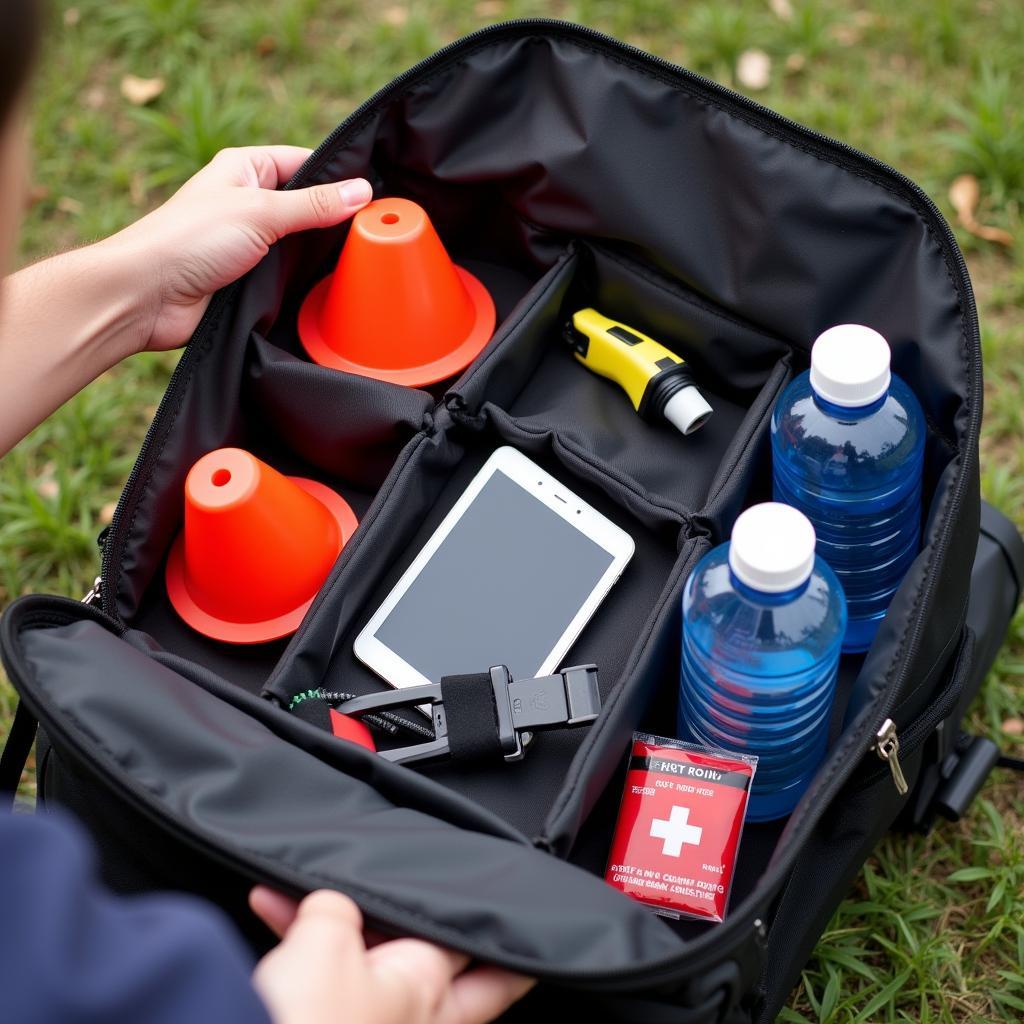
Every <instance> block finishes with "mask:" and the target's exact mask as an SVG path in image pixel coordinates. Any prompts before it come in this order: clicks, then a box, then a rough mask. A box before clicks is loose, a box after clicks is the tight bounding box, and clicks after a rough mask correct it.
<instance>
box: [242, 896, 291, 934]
mask: <svg viewBox="0 0 1024 1024" xmlns="http://www.w3.org/2000/svg"><path fill="white" fill-rule="evenodd" d="M249 908H250V909H251V910H252V912H253V913H254V914H255V915H256V916H257V917H258V918H259V919H260V920H261V921H262V922H263V923H264V924H265V925H266V926H267V927H268V928H269V929H270V930H271V931H272V932H273V933H274V934H275V935H276V936H277V937H278V938H281V936H282V935H284V933H285V932H286V931H288V929H289V927H291V923H292V921H294V920H295V915H296V914H297V913H298V910H299V901H298V900H293V899H292V898H291V897H290V896H285V895H284V893H280V892H277V891H276V890H274V889H270V888H268V887H267V886H265V885H257V886H255V887H254V888H253V889H252V891H251V892H250V893H249Z"/></svg>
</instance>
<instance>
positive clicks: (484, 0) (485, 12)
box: [473, 0, 505, 18]
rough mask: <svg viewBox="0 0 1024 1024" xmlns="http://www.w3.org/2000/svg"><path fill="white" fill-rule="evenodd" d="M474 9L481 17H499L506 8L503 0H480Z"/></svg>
mask: <svg viewBox="0 0 1024 1024" xmlns="http://www.w3.org/2000/svg"><path fill="white" fill-rule="evenodd" d="M473 10H474V11H476V13H477V17H480V18H497V17H499V16H500V15H501V13H502V12H503V11H504V10H505V4H504V3H503V2H502V0H479V3H477V4H476V5H475V6H474V7H473Z"/></svg>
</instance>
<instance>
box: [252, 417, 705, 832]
mask: <svg viewBox="0 0 1024 1024" xmlns="http://www.w3.org/2000/svg"><path fill="white" fill-rule="evenodd" d="M502 443H511V444H513V445H514V446H515V447H517V448H519V449H520V450H522V451H524V452H525V453H526V454H528V455H529V456H530V457H531V458H532V459H534V460H535V461H537V462H538V463H539V464H540V465H541V466H542V467H544V468H545V469H547V470H548V471H549V472H551V473H552V474H553V475H554V476H555V477H556V478H558V479H559V480H561V481H562V482H563V483H565V485H566V486H567V487H569V488H570V489H572V490H573V491H575V492H576V493H578V494H579V495H580V497H582V498H583V499H584V500H585V501H587V502H588V503H590V504H591V505H593V506H594V507H595V508H597V509H598V511H600V512H602V513H603V514H605V515H607V516H608V517H609V518H611V519H612V520H613V521H614V522H616V523H617V524H618V525H620V526H621V527H623V528H624V529H625V530H626V531H627V532H628V533H630V534H631V535H632V536H633V538H634V540H635V543H636V552H635V554H634V556H633V559H632V561H631V562H630V564H629V565H628V566H627V568H626V570H625V573H624V574H623V576H622V578H621V579H620V580H619V582H618V583H617V584H616V585H615V586H614V587H613V588H612V590H611V592H610V594H609V595H608V597H607V598H606V599H605V601H604V603H603V604H602V605H601V607H600V608H599V609H598V610H597V612H596V613H595V615H594V617H593V618H592V619H591V621H590V623H589V625H588V626H587V627H586V628H585V629H584V631H583V633H582V634H581V636H580V637H579V639H578V640H577V642H576V643H575V644H574V645H573V647H572V648H571V649H570V651H569V652H568V653H567V654H566V656H565V658H563V664H566V665H569V664H575V663H586V662H595V663H596V664H597V665H598V667H599V671H600V686H601V691H602V696H603V697H604V698H605V699H607V697H608V695H609V694H610V693H611V692H612V690H613V689H614V688H615V687H616V686H617V685H618V684H619V683H620V682H621V681H622V677H623V668H624V666H625V665H626V663H627V661H628V659H629V655H630V651H631V649H632V648H633V646H634V644H635V643H636V638H637V637H638V636H641V635H647V631H648V629H649V619H650V617H651V615H652V611H653V610H654V609H655V608H656V607H657V606H658V605H659V595H660V594H661V593H662V591H663V590H664V588H665V586H666V584H667V582H668V581H669V580H670V579H671V578H672V576H673V575H674V573H675V569H676V563H677V561H678V552H679V545H680V544H681V543H682V541H683V538H684V536H685V530H686V528H687V524H686V520H685V517H684V516H682V515H680V514H679V513H677V512H675V511H674V510H672V509H669V508H664V507H660V506H657V505H654V504H653V503H650V502H648V501H646V499H644V498H643V497H642V496H640V495H638V494H636V493H634V492H631V491H628V490H626V489H625V488H623V487H621V486H620V485H619V484H618V483H617V482H616V481H615V480H614V479H612V478H610V477H606V476H604V475H603V474H602V473H601V472H600V471H599V470H597V469H595V468H593V467H592V466H590V465H588V464H587V463H584V462H582V461H581V460H579V459H578V458H576V457H575V456H574V455H573V453H572V452H571V451H567V450H565V449H563V448H562V447H561V446H560V445H559V444H558V442H557V439H555V438H551V437H545V436H543V435H537V434H534V433H528V432H525V431H523V430H521V429H519V427H518V425H517V424H516V422H515V421H514V420H512V419H510V418H508V417H505V416H500V415H499V414H497V413H496V414H495V416H494V418H490V417H488V418H485V419H482V420H479V421H476V422H473V423H471V424H464V425H460V424H457V423H451V424H450V425H449V427H448V429H447V430H446V431H445V433H444V436H443V437H435V438H430V439H427V438H425V439H424V440H423V441H422V442H420V443H419V444H418V445H417V450H416V452H415V455H414V457H413V458H411V459H410V462H409V464H408V466H407V467H406V470H405V472H404V473H403V474H402V477H401V479H400V480H399V481H398V482H397V484H396V489H397V490H400V493H401V497H399V495H398V494H393V495H392V497H391V498H390V500H389V502H388V503H387V506H386V507H384V508H382V515H384V516H387V521H385V520H383V519H381V520H379V521H378V522H377V523H376V524H375V525H374V528H373V530H372V531H371V532H368V533H367V535H366V536H365V537H364V539H363V542H362V543H361V545H360V550H359V551H358V552H357V553H356V554H355V555H354V556H353V558H352V560H351V561H350V562H349V563H348V565H347V567H346V572H345V573H344V574H343V578H339V580H338V581H337V597H338V599H337V600H336V601H335V600H334V599H333V598H329V599H327V600H325V601H324V603H323V604H322V605H321V607H320V608H319V609H318V611H317V613H316V615H315V616H314V617H313V620H312V621H311V622H310V628H309V631H308V633H307V634H306V635H304V636H303V637H302V639H301V640H300V641H299V642H298V643H297V644H296V646H295V650H294V651H293V652H290V656H289V662H290V664H288V665H287V666H285V665H283V666H282V668H281V669H280V670H279V671H278V672H277V673H275V676H274V679H273V680H272V681H271V684H270V689H271V690H272V692H274V693H275V694H276V696H277V697H278V698H279V699H282V700H284V701H286V700H287V699H288V697H289V696H291V694H293V693H294V692H298V691H299V690H300V689H302V688H304V687H303V685H302V682H300V680H301V681H303V682H304V681H305V679H306V677H305V675H304V674H303V673H301V672H298V673H297V672H296V671H294V669H293V664H294V662H295V661H297V660H300V659H302V658H303V657H304V652H306V651H308V652H309V656H310V657H311V658H313V659H317V660H320V659H322V657H323V653H322V652H323V651H324V650H333V655H332V656H331V658H330V661H329V663H328V664H326V665H325V667H324V670H323V673H322V675H321V676H320V677H319V678H317V679H316V680H315V682H314V683H313V685H322V686H324V687H325V688H327V689H332V690H338V689H340V690H345V691H350V692H355V693H371V692H376V691H380V690H383V689H386V684H385V683H383V681H382V680H380V679H379V678H378V677H377V676H376V675H374V673H372V672H371V671H370V670H369V669H367V668H366V667H365V666H363V665H362V664H361V663H360V662H359V661H358V660H357V659H356V658H355V656H354V655H353V653H352V643H353V641H354V639H355V637H356V636H357V635H358V633H359V631H360V630H361V629H362V627H363V626H364V625H365V623H366V621H367V620H368V619H369V617H370V616H371V615H372V613H373V612H374V611H375V610H376V608H377V607H378V606H379V605H380V603H381V602H382V601H383V600H384V598H385V597H386V596H387V594H388V593H389V592H390V590H391V588H392V587H393V585H394V583H395V582H396V581H397V579H398V577H399V576H400V575H401V573H402V572H404V570H405V568H406V567H407V566H408V564H409V563H410V562H411V561H412V559H413V558H414V557H415V555H416V553H417V552H418V551H419V549H420V548H421V547H422V545H423V543H424V542H425V541H426V540H427V538H428V537H429V536H430V534H431V533H432V532H433V531H434V529H435V528H436V526H437V524H438V523H439V522H440V520H441V519H442V518H443V517H444V515H445V514H446V513H447V512H448V510H449V509H450V508H451V506H452V505H453V504H454V503H455V501H456V500H457V499H458V497H459V496H460V495H461V494H462V492H463V491H464V490H465V488H466V486H467V484H468V483H469V481H470V480H472V478H473V476H474V475H475V474H476V472H477V471H478V470H479V469H480V467H481V466H482V465H483V463H484V462H485V461H486V459H487V457H488V456H489V455H490V454H491V452H492V451H493V450H494V449H495V448H496V447H498V446H500V445H501V444H502ZM329 631H333V632H335V633H336V634H337V639H336V640H335V642H334V643H333V644H332V645H330V646H329V647H328V646H326V644H325V640H326V634H327V633H328V632H329ZM480 668H481V670H485V669H486V668H487V666H480ZM588 731H589V730H588V728H581V729H565V730H556V731H554V732H547V733H543V734H541V735H539V736H538V737H537V738H536V739H535V741H534V743H533V744H532V745H531V748H530V751H529V753H528V754H527V756H526V758H525V759H524V760H523V761H522V762H519V763H516V764H498V765H496V766H491V765H488V766H482V765H468V766H467V765H458V764H455V763H451V762H442V763H439V764H434V765H423V766H417V767H416V770H418V771H421V772H423V773H424V774H425V775H427V776H429V777H430V778H432V779H434V780H435V781H437V782H440V783H441V784H443V785H445V786H448V787H450V788H452V789H454V790H455V791H457V792H459V793H462V794H464V795H466V796H469V797H470V798H471V799H473V800H475V801H477V802H479V803H480V804H482V805H483V806H484V807H487V808H488V809H490V810H492V811H494V812H495V813H497V814H499V816H501V817H503V818H504V819H505V820H507V821H509V822H511V823H512V824H513V825H515V826H516V827H517V828H518V829H520V830H521V831H523V832H525V833H526V834H531V835H533V834H537V833H539V831H540V830H541V826H542V824H543V821H544V818H545V816H546V814H547V812H548V810H549V809H550V807H551V806H552V804H553V803H554V802H555V801H556V799H557V798H558V796H559V793H560V791H561V788H562V784H563V780H564V774H565V771H566V768H567V766H568V765H569V763H570V762H571V760H572V758H573V755H574V753H575V751H576V750H577V749H578V747H579V746H580V744H581V743H582V742H583V741H584V740H585V739H586V736H587V733H588Z"/></svg>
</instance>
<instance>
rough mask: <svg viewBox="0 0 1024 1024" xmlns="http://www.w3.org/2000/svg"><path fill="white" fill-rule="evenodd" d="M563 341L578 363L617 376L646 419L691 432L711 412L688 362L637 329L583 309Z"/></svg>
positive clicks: (701, 424)
mask: <svg viewBox="0 0 1024 1024" xmlns="http://www.w3.org/2000/svg"><path fill="white" fill-rule="evenodd" d="M565 340H566V341H567V342H568V343H569V344H570V345H571V346H572V350H573V353H574V355H575V356H576V359H577V360H578V361H579V362H581V363H582V364H583V365H584V366H586V367H587V368H588V369H590V370H593V371H594V373H597V374H600V375H601V376H602V377H607V378H608V379H609V380H613V381H615V383H616V384H618V385H619V386H620V387H621V388H622V389H623V391H625V392H626V394H627V395H628V396H629V400H630V401H631V402H632V403H633V408H634V409H636V411H637V412H638V413H639V414H640V416H642V417H643V418H644V419H645V420H649V421H651V422H658V421H659V420H665V421H667V422H668V423H671V424H672V425H673V426H675V427H676V428H677V429H678V430H680V431H682V433H684V434H692V433H693V432H694V431H695V430H699V429H700V428H701V427H702V426H703V425H704V424H705V423H706V422H707V419H708V417H709V416H710V415H711V413H712V409H711V406H710V405H708V403H707V401H706V400H705V398H704V396H703V395H702V394H701V393H700V391H698V390H697V385H696V384H695V383H694V380H693V375H692V374H691V373H690V370H689V367H688V366H687V365H686V361H685V360H684V359H682V358H680V357H679V356H677V355H676V354H675V353H674V352H670V351H669V350H668V349H667V348H665V346H664V345H662V344H661V343H660V342H657V341H655V340H654V339H653V338H649V337H648V336H647V335H646V334H641V333H640V331H638V330H636V329H635V328H633V327H627V326H626V324H623V323H619V321H618V320H611V319H609V318H608V317H606V316H603V315H602V314H601V313H598V311H597V310H596V309H581V310H579V312H577V313H574V314H573V316H572V319H571V320H570V321H569V322H568V323H567V324H566V325H565Z"/></svg>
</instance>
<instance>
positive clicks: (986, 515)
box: [981, 501, 1024, 597]
mask: <svg viewBox="0 0 1024 1024" xmlns="http://www.w3.org/2000/svg"><path fill="white" fill-rule="evenodd" d="M981 532H982V533H983V534H985V536H987V537H989V538H991V539H992V541H993V542H994V543H996V544H998V545H999V547H1000V548H1002V550H1003V554H1004V555H1005V556H1006V561H1007V564H1008V565H1009V567H1010V571H1011V572H1012V573H1013V578H1014V581H1015V582H1016V584H1017V596H1018V597H1020V595H1021V593H1022V592H1024V538H1022V537H1021V535H1020V532H1019V531H1018V529H1017V526H1016V524H1015V523H1014V522H1013V520H1012V519H1008V518H1007V517H1006V516H1004V515H1003V514H1002V512H1000V511H999V510H998V509H997V508H994V507H993V506H992V505H990V504H989V503H988V502H987V501H983V502H982V503H981Z"/></svg>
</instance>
